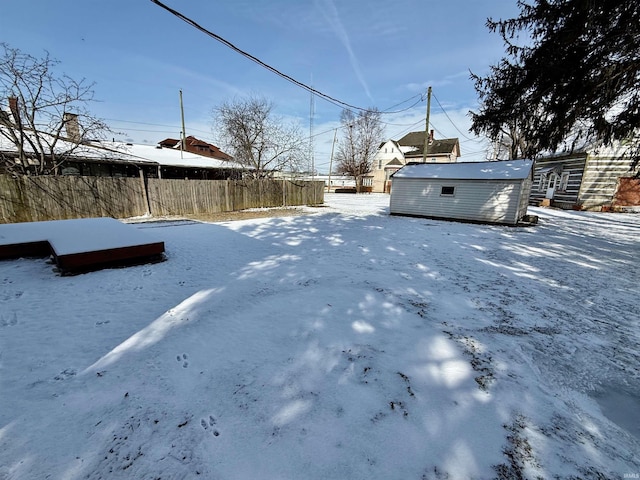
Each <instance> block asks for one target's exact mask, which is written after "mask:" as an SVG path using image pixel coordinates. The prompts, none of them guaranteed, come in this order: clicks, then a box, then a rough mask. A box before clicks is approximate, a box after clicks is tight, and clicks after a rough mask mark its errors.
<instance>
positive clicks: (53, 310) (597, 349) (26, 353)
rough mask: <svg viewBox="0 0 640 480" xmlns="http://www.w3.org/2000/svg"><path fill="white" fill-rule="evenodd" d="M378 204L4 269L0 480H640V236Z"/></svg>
mask: <svg viewBox="0 0 640 480" xmlns="http://www.w3.org/2000/svg"><path fill="white" fill-rule="evenodd" d="M388 202H389V197H388V196H386V195H358V196H355V195H327V197H326V205H327V207H325V208H319V209H314V210H313V212H314V213H313V214H311V215H307V216H301V217H287V218H261V219H254V220H243V221H237V222H226V223H208V224H207V223H199V222H192V221H184V222H159V223H140V224H138V225H137V227H138V228H140V229H141V230H144V229H156V230H151V231H152V232H153V234H154V235H156V236H158V237H160V238H161V239H162V240H164V242H165V246H166V254H167V257H168V261H166V262H163V263H159V264H154V265H145V266H138V267H130V268H124V269H114V270H103V271H98V272H93V273H89V274H84V275H78V276H73V277H59V276H56V275H55V274H54V273H53V272H52V266H51V265H47V264H46V263H45V262H43V261H42V260H41V259H20V260H10V261H3V262H0V285H1V289H0V479H39V478H51V479H101V478H103V479H114V478H115V479H117V478H140V479H159V478H161V479H191V478H207V479H209V478H215V479H256V478H260V479H300V478H304V479H403V480H404V479H417V480H421V479H458V478H460V479H467V478H474V479H492V478H500V479H510V478H537V477H540V478H545V479H546V478H563V479H564V478H566V479H569V478H572V479H573V478H585V479H589V478H594V479H595V478H625V476H626V478H638V475H640V423H639V422H640V420H639V418H640V415H638V412H639V411H640V382H639V376H640V322H639V315H638V306H637V304H638V298H639V295H638V294H639V293H640V288H639V285H640V278H639V277H640V272H639V269H638V258H639V257H640V242H639V240H638V238H639V234H640V216H638V215H617V214H591V213H584V212H565V211H555V210H546V209H531V212H530V213H534V214H537V215H539V216H540V224H539V225H538V226H536V227H532V228H510V227H502V226H487V225H472V224H461V223H448V222H443V221H436V220H427V219H419V218H406V217H391V216H389V215H388ZM147 231H148V232H149V230H147Z"/></svg>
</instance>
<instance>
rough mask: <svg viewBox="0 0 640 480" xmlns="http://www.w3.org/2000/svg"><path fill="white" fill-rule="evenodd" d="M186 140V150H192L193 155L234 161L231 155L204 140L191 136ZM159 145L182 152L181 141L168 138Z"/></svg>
mask: <svg viewBox="0 0 640 480" xmlns="http://www.w3.org/2000/svg"><path fill="white" fill-rule="evenodd" d="M184 140H185V150H190V151H192V152H193V153H197V154H199V155H204V156H207V157H212V158H217V159H220V160H233V157H232V156H231V155H228V154H226V153H224V152H223V151H222V150H220V149H219V148H218V147H217V146H215V145H214V144H212V143H208V142H205V141H204V140H200V139H199V138H196V137H194V136H192V135H189V136H188V137H186V138H185V139H184ZM158 144H159V145H160V146H161V147H163V148H175V149H176V150H180V140H177V139H175V138H166V139H164V140H162V141H161V142H158ZM194 149H197V151H194Z"/></svg>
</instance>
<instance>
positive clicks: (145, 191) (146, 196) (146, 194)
mask: <svg viewBox="0 0 640 480" xmlns="http://www.w3.org/2000/svg"><path fill="white" fill-rule="evenodd" d="M138 173H139V174H140V183H141V184H142V193H143V194H144V201H145V204H146V206H147V215H151V201H150V200H149V191H148V189H147V182H146V178H145V175H144V171H143V169H142V168H140V167H138Z"/></svg>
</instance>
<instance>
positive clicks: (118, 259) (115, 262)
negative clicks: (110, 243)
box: [53, 242, 164, 274]
mask: <svg viewBox="0 0 640 480" xmlns="http://www.w3.org/2000/svg"><path fill="white" fill-rule="evenodd" d="M53 255H54V258H55V261H56V264H57V266H58V268H59V269H60V271H61V272H62V273H63V274H73V273H84V272H89V271H92V270H99V269H102V268H110V267H124V266H129V265H140V264H144V263H154V262H158V261H162V260H164V242H154V243H147V244H142V245H133V246H129V247H120V248H111V249H106V250H96V251H92V252H83V253H73V254H69V255H57V254H55V253H54V254H53Z"/></svg>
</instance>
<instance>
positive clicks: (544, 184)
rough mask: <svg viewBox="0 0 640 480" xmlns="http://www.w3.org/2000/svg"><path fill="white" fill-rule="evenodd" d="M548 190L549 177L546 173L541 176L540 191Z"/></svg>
mask: <svg viewBox="0 0 640 480" xmlns="http://www.w3.org/2000/svg"><path fill="white" fill-rule="evenodd" d="M546 188H547V175H546V174H544V173H541V174H540V180H539V181H538V191H539V192H545V191H546Z"/></svg>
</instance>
